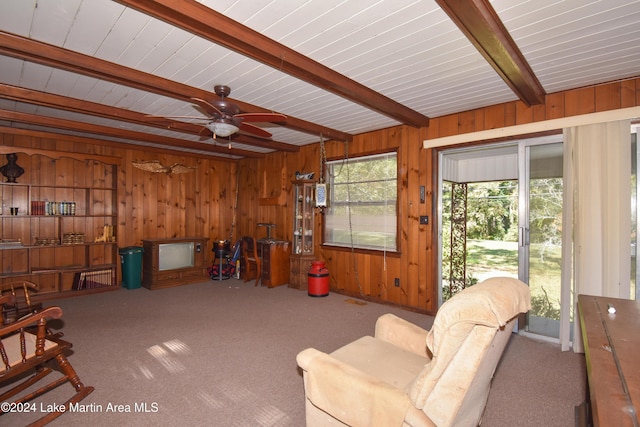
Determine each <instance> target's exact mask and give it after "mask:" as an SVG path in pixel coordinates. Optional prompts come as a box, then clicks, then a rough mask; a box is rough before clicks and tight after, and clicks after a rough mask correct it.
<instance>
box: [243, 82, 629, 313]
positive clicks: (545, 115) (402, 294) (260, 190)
mask: <svg viewBox="0 0 640 427" xmlns="http://www.w3.org/2000/svg"><path fill="white" fill-rule="evenodd" d="M639 105H640V79H632V80H626V81H621V82H615V83H610V84H604V85H599V86H593V87H586V88H580V89H575V90H571V91H566V92H559V93H555V94H550V95H547V97H546V102H545V104H543V105H536V106H532V107H528V106H526V105H525V104H523V103H522V102H520V101H513V102H508V103H504V104H499V105H494V106H490V107H486V108H480V109H476V110H470V111H465V112H461V113H458V114H452V115H448V116H443V117H438V118H432V119H431V121H430V123H429V127H428V128H425V129H415V128H411V127H406V126H399V127H394V128H390V129H384V130H381V131H376V132H370V133H366V134H362V135H357V136H356V137H355V138H354V140H353V142H351V143H349V144H348V156H357V155H362V154H367V153H371V152H379V151H384V150H388V151H391V150H397V151H398V159H399V170H398V172H399V186H400V187H399V193H398V197H399V211H398V217H399V232H400V248H399V251H398V253H397V254H390V253H387V254H383V253H382V252H371V251H355V253H352V252H351V251H350V250H341V249H335V248H326V247H324V248H323V247H322V246H321V244H320V241H319V239H316V251H315V253H316V255H317V257H318V258H319V259H321V260H323V261H325V262H326V264H327V267H328V269H329V273H330V284H331V289H332V290H333V291H340V292H344V293H346V294H350V295H355V296H361V297H364V298H366V299H372V300H377V301H383V302H387V303H391V304H399V305H403V306H406V307H410V308H412V309H415V310H419V311H425V312H434V311H435V310H436V309H437V283H436V262H437V246H436V245H437V236H436V231H437V230H436V229H435V227H434V224H437V218H436V217H435V215H436V206H437V201H436V200H435V197H436V194H437V189H436V187H435V186H436V185H437V181H436V176H437V175H436V174H437V171H436V166H437V165H436V161H437V151H436V150H435V149H423V148H422V141H423V140H425V139H432V138H439V137H444V136H450V135H457V134H461V133H469V132H478V131H482V130H488V129H495V128H501V127H506V126H513V125H520V124H526V123H532V122H538V121H544V120H551V119H557V118H563V117H569V116H574V115H580V114H588V113H594V112H599V111H606V110H614V109H620V108H626V107H633V106H639ZM326 150H327V156H328V157H329V158H341V157H344V156H345V146H344V143H342V142H336V141H329V142H327V143H326ZM319 156H320V153H319V146H318V144H314V145H310V146H305V147H302V149H301V151H300V152H299V153H288V154H274V155H270V156H267V158H265V159H260V160H255V159H243V160H241V161H240V162H239V165H238V167H239V171H240V178H239V180H240V188H241V189H242V190H241V193H240V198H239V205H238V207H239V209H238V211H239V212H242V214H241V218H240V220H239V222H238V228H239V230H240V233H241V234H252V235H256V236H257V237H262V236H264V231H262V230H259V229H257V228H256V226H255V225H256V223H259V222H272V223H275V224H277V228H276V236H278V237H280V238H284V239H288V240H290V239H291V235H292V233H293V230H292V227H293V224H292V221H291V212H290V211H291V208H290V205H291V201H290V200H291V197H292V196H291V182H290V181H291V179H293V176H294V173H295V171H296V170H299V171H301V172H316V176H317V174H318V173H319V168H320V166H319V165H320V159H319ZM281 176H285V177H286V179H284V180H282V179H280V177H281ZM421 185H424V186H425V189H426V203H424V204H421V203H420V200H419V191H420V186H421ZM283 186H284V187H286V190H283V189H282V188H283ZM282 194H286V199H285V200H284V201H282V203H280V204H275V205H260V203H259V200H260V197H273V196H277V195H282ZM420 215H428V216H429V225H420V224H419V218H418V217H419V216H420ZM316 218H317V221H316V235H318V236H319V233H320V232H321V218H320V216H319V215H318V216H317V217H316ZM396 277H397V278H399V279H400V287H395V286H394V279H395V278H396Z"/></svg>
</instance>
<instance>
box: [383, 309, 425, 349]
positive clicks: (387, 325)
mask: <svg viewBox="0 0 640 427" xmlns="http://www.w3.org/2000/svg"><path fill="white" fill-rule="evenodd" d="M428 333H429V331H427V330H425V329H423V328H421V327H419V326H417V325H414V324H413V323H411V322H408V321H406V320H404V319H401V318H400V317H398V316H396V315H394V314H391V313H387V314H383V315H382V316H380V317H379V318H378V320H377V321H376V329H375V337H376V338H378V339H380V340H383V341H387V342H389V343H391V344H393V345H395V346H396V347H400V348H402V349H404V350H407V351H410V352H412V353H415V354H418V355H420V356H423V357H424V356H426V357H428V358H429V359H431V355H430V354H429V353H427V334H428Z"/></svg>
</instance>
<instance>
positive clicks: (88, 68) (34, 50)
mask: <svg viewBox="0 0 640 427" xmlns="http://www.w3.org/2000/svg"><path fill="white" fill-rule="evenodd" d="M0 54H4V55H7V56H11V57H14V58H18V59H22V60H25V61H30V62H36V63H38V64H42V65H46V66H49V67H54V68H59V69H62V70H67V71H70V72H73V73H78V74H83V75H86V76H90V77H95V78H97V79H101V80H106V81H110V82H113V83H117V84H121V85H124V86H129V87H133V88H136V89H140V90H143V91H146V92H152V93H156V94H158V95H162V96H167V97H170V98H175V99H180V100H182V101H186V102H191V98H201V99H212V98H214V97H216V96H217V95H215V94H214V93H212V92H209V91H206V90H203V89H199V88H195V87H192V86H188V85H185V84H182V83H178V82H175V81H172V80H168V79H165V78H162V77H158V76H155V75H153V74H149V73H145V72H142V71H138V70H136V69H133V68H129V67H125V66H122V65H118V64H114V63H112V62H108V61H104V60H102V59H99V58H94V57H91V56H88V55H84V54H81V53H78V52H74V51H71V50H68V49H64V48H61V47H57V46H54V45H51V44H47V43H43V42H39V41H36V40H32V39H29V38H26V37H22V36H19V35H16V34H11V33H7V32H4V31H0ZM227 100H228V101H231V102H234V103H235V104H237V105H238V106H239V107H240V109H241V110H242V111H245V112H255V113H261V112H264V113H266V112H269V113H270V112H272V111H270V110H267V109H265V108H262V107H257V106H255V105H251V104H248V103H246V102H242V101H238V100H234V99H231V98H227ZM284 126H285V127H288V128H291V129H294V130H297V131H300V132H305V133H310V134H313V135H320V134H323V135H325V136H326V137H327V138H331V139H337V140H341V141H351V140H353V135H351V134H349V133H346V132H341V131H338V130H335V129H331V128H328V127H325V126H320V125H318V124H316V123H311V122H308V121H306V120H302V119H298V118H295V117H291V116H289V115H287V121H286V124H284Z"/></svg>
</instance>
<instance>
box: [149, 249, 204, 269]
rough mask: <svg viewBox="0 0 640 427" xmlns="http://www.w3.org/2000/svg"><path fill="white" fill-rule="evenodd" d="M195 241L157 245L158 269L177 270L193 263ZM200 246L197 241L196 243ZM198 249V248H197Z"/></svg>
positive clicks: (191, 265) (188, 266)
mask: <svg viewBox="0 0 640 427" xmlns="http://www.w3.org/2000/svg"><path fill="white" fill-rule="evenodd" d="M195 245H196V243H195V242H178V243H161V244H159V245H158V270H159V271H167V270H177V269H180V268H190V267H193V266H194V265H195V259H194V258H195V256H194V254H195V250H196V248H195ZM197 245H198V246H200V244H199V243H197ZM197 249H198V251H199V250H200V248H197Z"/></svg>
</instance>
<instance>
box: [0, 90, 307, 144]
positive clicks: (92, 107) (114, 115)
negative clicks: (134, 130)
mask: <svg viewBox="0 0 640 427" xmlns="http://www.w3.org/2000/svg"><path fill="white" fill-rule="evenodd" d="M0 98H5V99H11V100H14V101H19V102H26V103H29V104H34V105H40V106H44V107H50V108H56V109H61V110H66V111H73V112H76V113H81V114H89V115H92V116H97V117H104V118H107V119H112V120H124V121H127V122H129V123H135V124H139V125H143V126H150V127H155V128H158V129H170V130H173V131H176V132H184V133H188V134H191V135H200V132H201V131H202V126H199V125H196V124H193V123H185V122H181V121H177V120H170V119H163V120H162V121H155V120H150V119H149V117H147V115H145V114H142V113H138V112H137V111H131V110H126V109H124V108H118V107H111V106H108V105H103V104H98V103H96V102H90V101H83V100H80V99H76V98H70V97H67V96H62V95H54V94H50V93H45V92H40V91H37V90H33V89H25V88H20V87H16V86H11V85H6V84H2V83H0ZM149 138H153V135H151V134H150V135H149ZM232 140H233V142H239V143H242V144H246V145H252V146H255V147H261V148H266V149H269V150H277V151H288V152H298V151H300V147H298V146H296V145H292V144H286V143H284V142H278V141H273V140H266V139H260V138H255V137H252V136H247V135H242V134H235V135H234V136H233V138H232Z"/></svg>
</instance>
